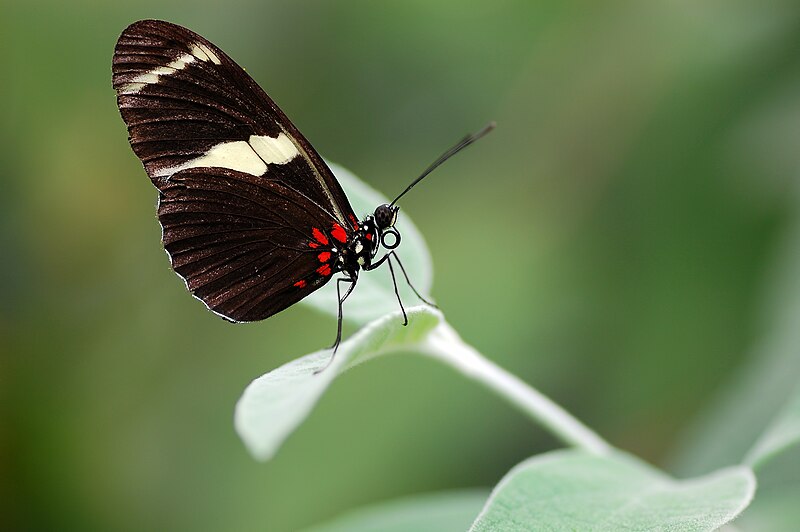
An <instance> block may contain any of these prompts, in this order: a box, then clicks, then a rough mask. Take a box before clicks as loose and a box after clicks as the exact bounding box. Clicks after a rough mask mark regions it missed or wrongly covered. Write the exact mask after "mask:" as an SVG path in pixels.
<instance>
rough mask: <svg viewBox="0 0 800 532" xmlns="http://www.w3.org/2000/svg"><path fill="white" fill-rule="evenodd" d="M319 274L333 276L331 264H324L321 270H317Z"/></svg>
mask: <svg viewBox="0 0 800 532" xmlns="http://www.w3.org/2000/svg"><path fill="white" fill-rule="evenodd" d="M317 273H318V274H320V275H325V276H328V275H330V274H331V265H330V264H323V265H322V266H320V267H319V268H317Z"/></svg>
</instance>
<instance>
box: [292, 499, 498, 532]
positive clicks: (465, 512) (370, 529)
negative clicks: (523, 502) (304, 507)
mask: <svg viewBox="0 0 800 532" xmlns="http://www.w3.org/2000/svg"><path fill="white" fill-rule="evenodd" d="M487 497H489V492H488V491H484V490H465V491H455V492H448V493H432V494H427V495H418V496H414V497H406V498H403V499H399V500H394V501H389V502H383V503H379V504H375V505H372V506H368V507H365V508H359V509H357V510H353V511H351V512H348V513H347V514H345V515H342V516H340V517H337V518H336V519H334V520H332V521H329V522H328V523H325V524H323V525H319V526H315V527H313V528H311V529H308V530H307V531H306V532H374V531H376V530H380V531H381V532H449V531H452V532H463V531H464V530H466V529H467V528H469V525H470V523H472V521H473V520H474V519H475V516H476V515H478V512H480V511H481V508H482V507H483V505H484V503H485V502H486V499H487Z"/></svg>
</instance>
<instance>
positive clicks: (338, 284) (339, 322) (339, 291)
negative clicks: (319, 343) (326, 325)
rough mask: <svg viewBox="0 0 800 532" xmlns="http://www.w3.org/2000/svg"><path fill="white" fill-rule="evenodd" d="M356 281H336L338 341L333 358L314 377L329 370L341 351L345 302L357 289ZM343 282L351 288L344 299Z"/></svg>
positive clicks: (332, 347)
mask: <svg viewBox="0 0 800 532" xmlns="http://www.w3.org/2000/svg"><path fill="white" fill-rule="evenodd" d="M356 281H357V278H356V279H352V278H350V277H341V278H339V279H337V280H336V298H337V299H338V301H339V315H338V318H337V320H336V341H335V342H333V345H332V346H331V347H330V349H333V353H331V358H330V359H329V360H328V363H327V364H325V366H324V367H321V368H319V369H318V370H316V371H315V372H314V375H316V374H318V373H321V372H323V371H325V370H326V369H328V366H330V365H331V362H333V359H334V357H335V356H336V350H337V349H339V344H340V343H341V342H342V305H343V304H344V300H345V299H347V296H349V295H350V294H351V293H352V292H353V289H354V288H355V287H356ZM342 282H346V283H350V286H349V287H348V288H347V291H346V292H345V293H344V297H342Z"/></svg>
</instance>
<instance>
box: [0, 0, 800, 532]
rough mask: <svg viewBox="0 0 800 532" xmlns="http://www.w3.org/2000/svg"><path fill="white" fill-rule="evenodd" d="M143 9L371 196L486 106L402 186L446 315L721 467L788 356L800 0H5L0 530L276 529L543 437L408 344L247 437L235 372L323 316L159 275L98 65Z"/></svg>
mask: <svg viewBox="0 0 800 532" xmlns="http://www.w3.org/2000/svg"><path fill="white" fill-rule="evenodd" d="M141 18H163V19H167V20H170V21H173V22H177V23H180V24H182V25H185V26H187V27H189V28H191V29H193V30H195V31H197V32H198V33H200V34H202V35H204V36H205V37H207V38H208V39H210V40H211V41H213V42H215V43H216V44H217V45H218V46H220V47H221V48H223V49H224V50H226V51H227V52H228V54H229V55H231V56H232V57H233V58H234V59H236V60H237V61H238V62H239V63H240V64H242V65H243V66H245V67H246V68H247V69H248V72H250V73H251V75H253V76H254V77H255V79H256V80H257V81H258V82H259V83H260V84H261V85H262V86H263V87H264V88H265V89H266V90H267V91H268V92H269V93H270V95H271V96H272V97H273V98H274V99H275V100H276V102H278V104H279V105H280V106H281V107H282V108H283V109H284V111H285V112H286V113H287V114H288V115H289V116H290V117H291V118H292V119H293V121H294V122H295V123H296V124H297V125H298V127H299V128H300V129H301V130H302V131H303V132H304V133H305V134H306V136H307V137H308V138H309V139H310V140H311V141H312V142H313V143H314V145H315V146H316V147H317V149H318V150H319V151H320V152H321V153H322V154H323V155H324V156H326V157H328V158H329V159H331V160H334V161H337V162H339V163H341V164H343V165H345V166H346V167H348V168H350V169H351V170H352V171H354V172H355V173H356V174H357V175H359V176H361V177H362V178H363V179H364V180H365V181H367V182H368V183H370V184H371V185H372V186H374V187H376V188H378V189H380V190H382V191H384V192H385V193H386V194H387V195H392V194H394V193H396V192H397V191H399V190H401V189H402V187H403V186H405V184H406V183H407V182H408V181H409V180H410V179H412V178H413V177H415V175H416V174H417V173H418V172H419V171H420V170H421V169H422V168H424V167H425V166H426V165H427V164H428V163H429V162H430V161H431V160H432V159H433V158H434V157H435V156H437V155H438V154H439V153H440V152H441V151H442V150H443V149H444V148H446V147H447V146H449V145H450V144H451V143H452V142H454V141H455V140H457V139H458V138H459V137H460V136H462V135H463V134H465V133H466V132H468V131H472V130H475V129H476V128H478V127H480V126H482V125H483V124H484V123H486V122H487V121H489V120H496V121H497V123H498V128H497V130H496V131H495V132H494V133H492V135H490V136H489V137H487V138H486V139H485V140H483V141H481V142H480V143H479V144H477V145H476V146H474V147H473V148H470V150H469V151H467V152H465V153H464V154H462V155H460V156H459V157H457V158H456V159H454V160H452V161H450V162H448V163H447V165H445V166H444V167H442V168H441V169H440V170H438V171H437V173H436V174H435V175H434V176H432V177H431V178H430V179H428V180H427V181H426V182H425V183H424V185H423V186H421V187H420V188H418V189H415V191H414V192H413V193H412V194H409V195H408V196H407V197H406V198H405V200H404V202H403V205H402V206H403V212H404V214H407V215H409V216H411V217H412V218H413V219H414V221H415V222H416V224H417V225H418V226H419V227H420V228H421V230H422V231H423V233H424V235H425V237H426V239H427V241H428V244H429V245H430V247H431V249H432V254H433V260H434V264H435V279H434V296H435V297H436V299H437V300H438V301H439V302H440V304H441V307H442V308H443V309H444V311H445V313H446V316H447V317H448V320H449V321H450V322H451V324H452V325H453V326H454V327H455V328H456V329H457V330H459V331H460V332H461V334H462V335H463V336H464V338H465V339H466V340H467V341H468V342H470V343H472V344H473V345H474V346H476V347H477V348H478V349H479V350H480V351H481V352H482V353H484V354H485V355H486V356H488V357H489V358H491V359H493V360H494V361H496V362H497V363H498V364H500V365H502V366H503V367H505V368H507V369H509V370H510V371H512V372H514V373H515V374H517V375H519V376H520V377H522V378H523V379H524V380H526V381H527V382H529V383H531V384H532V385H533V386H535V387H537V388H539V389H540V390H542V391H543V392H545V393H546V394H548V395H549V396H550V397H552V398H553V399H555V400H556V401H557V402H559V403H561V404H562V405H564V406H565V407H566V408H568V409H569V410H570V411H571V412H573V413H574V414H575V415H577V416H578V417H579V418H581V419H582V420H584V421H585V422H586V423H587V424H589V425H590V426H591V427H593V428H595V429H596V430H597V431H599V432H600V433H601V434H602V435H603V436H604V437H606V438H607V439H609V440H610V441H611V442H612V443H614V444H615V445H617V446H619V447H621V448H623V449H626V450H629V451H631V452H633V453H635V454H637V455H639V456H641V457H643V458H644V459H646V460H648V461H650V462H652V463H654V464H657V465H659V466H662V467H665V468H667V469H668V470H670V471H673V472H678V473H686V474H689V473H694V472H702V471H703V470H704V469H708V468H711V467H713V466H716V465H718V464H716V463H714V462H715V461H718V462H721V463H722V464H724V463H730V462H731V461H732V460H735V459H736V456H740V454H738V455H737V452H738V450H741V449H739V448H740V447H741V448H746V446H747V443H746V442H740V443H738V444H737V443H735V441H734V440H736V437H737V435H739V434H741V431H742V430H744V431H745V432H746V431H747V430H751V431H757V425H758V423H759V422H760V423H761V424H762V425H763V424H764V423H766V422H767V420H768V418H769V416H770V415H771V413H772V409H773V408H774V407H775V406H776V405H777V404H779V403H780V401H781V400H782V398H783V397H785V392H786V390H787V389H788V387H789V386H790V385H791V384H792V383H793V382H796V380H797V375H798V373H800V369H798V366H800V363H798V362H797V358H798V357H797V355H796V351H797V348H796V347H795V346H796V345H798V344H795V343H792V341H790V339H791V336H788V337H786V336H785V335H787V334H788V335H791V332H792V331H794V329H795V323H800V322H798V318H800V305H798V304H796V303H797V301H800V297H798V296H800V294H798V291H797V286H796V284H792V283H793V282H794V278H795V277H796V275H795V274H794V272H796V271H798V270H795V269H793V267H792V266H791V265H792V264H794V265H797V264H798V261H797V258H798V256H799V255H800V238H798V234H800V231H799V230H798V228H799V227H800V226H798V225H797V215H798V207H799V205H798V196H797V187H796V180H797V176H798V169H800V125H799V124H800V4H798V3H797V2H793V1H788V0H787V1H779V0H770V1H763V0H758V1H757V0H732V1H723V0H712V1H709V2H695V1H689V0H686V1H665V2H636V1H614V2H578V1H569V2H563V1H560V0H558V1H556V0H552V1H550V0H548V1H540V2H529V1H526V0H519V1H511V0H504V1H492V2H489V1H485V2H473V3H464V2H456V1H453V0H446V1H438V2H429V1H403V2H367V1H344V2H335V3H334V2H324V1H321V0H320V1H309V2H255V1H250V2H248V1H240V0H233V1H228V2H224V3H222V2H212V1H206V0H203V1H195V2H185V1H170V2H155V1H145V2H142V1H137V2H131V3H123V2H118V3H112V2H108V3H106V2H91V1H85V0H77V1H74V2H69V3H64V2H57V1H53V0H50V1H48V0H44V1H39V2H34V1H31V2H27V1H25V2H23V1H19V0H16V1H9V0H0V46H1V49H2V53H0V67H2V68H0V72H2V73H1V74H0V80H1V81H0V93H1V94H2V97H0V169H2V170H0V171H1V172H2V175H0V185H2V186H1V187H0V413H2V425H0V504H2V507H1V508H0V521H2V523H0V528H3V529H6V528H7V529H10V530H132V531H133V530H276V531H282V530H296V529H298V528H300V527H303V526H307V525H310V524H313V523H315V522H318V521H321V520H325V519H327V518H330V517H332V516H335V515H337V514H339V513H340V512H342V511H345V510H347V509H350V508H354V507H357V506H360V505H364V504H367V503H370V502H375V501H381V500H384V499H390V498H393V497H397V496H402V495H408V494H414V493H422V492H429V491H436V490H442V489H450V488H462V487H476V486H478V487H480V486H486V487H489V486H492V485H494V484H495V483H496V482H497V481H498V480H499V479H500V478H501V476H502V475H503V474H504V473H505V472H506V471H507V470H508V469H509V468H510V467H511V466H513V465H514V464H515V463H517V462H519V461H520V460H522V459H524V458H526V457H528V456H530V455H532V454H535V453H538V452H542V451H546V450H549V449H552V448H555V447H557V446H558V445H559V444H558V443H557V442H556V441H554V440H553V439H552V438H551V437H549V436H548V435H547V434H546V433H545V432H544V431H542V430H541V429H540V428H538V427H536V426H534V425H532V424H531V423H530V422H529V421H528V420H527V419H526V418H524V417H523V416H522V415H520V414H519V413H517V412H516V411H514V410H513V409H512V408H511V407H509V406H507V405H506V404H505V403H503V402H502V401H501V400H499V399H497V398H496V397H494V396H493V395H491V394H490V393H488V392H486V391H484V390H483V389H480V388H478V387H477V386H476V385H474V384H472V383H470V382H467V381H466V380H464V379H463V378H462V377H461V376H459V375H456V374H454V373H452V372H451V371H449V370H448V369H446V368H443V367H440V366H439V365H437V364H436V363H434V362H432V361H429V360H425V359H422V358H421V357H415V356H411V355H409V356H396V357H391V358H389V359H384V360H380V361H377V362H375V363H371V364H367V365H365V366H363V367H359V368H358V369H357V370H354V371H352V372H350V373H348V374H347V375H346V376H344V377H343V378H341V379H340V380H338V381H337V382H336V384H335V386H334V387H333V388H332V389H331V390H330V392H329V393H328V394H327V395H326V396H325V397H324V399H323V401H322V402H321V404H320V405H319V407H318V408H317V409H316V410H315V412H314V413H313V415H312V416H311V417H310V418H309V420H308V421H307V422H306V423H305V424H304V425H303V426H302V427H301V428H300V429H299V430H298V431H297V432H296V433H295V434H294V435H293V436H292V437H291V438H290V439H289V440H288V442H287V443H286V445H285V446H284V448H283V449H282V450H281V452H280V453H279V454H278V456H277V457H276V458H275V459H274V460H273V461H271V462H269V463H267V464H258V463H256V462H255V461H254V460H252V459H251V458H250V457H249V456H248V455H247V453H246V452H245V449H244V447H243V445H242V444H241V442H240V441H239V440H238V439H237V436H236V435H235V433H234V431H233V426H232V413H233V406H234V404H235V401H236V400H237V398H238V396H239V394H240V393H241V391H242V390H243V388H244V386H245V385H246V384H247V383H248V382H249V381H250V380H251V379H253V378H255V377H257V376H259V375H261V374H262V373H264V372H266V371H268V370H269V369H271V368H274V367H276V366H278V365H280V364H282V363H284V362H287V361H289V360H291V359H293V358H295V357H297V356H299V355H302V354H305V353H307V352H311V351H313V350H316V349H318V348H320V347H321V346H324V345H327V344H328V343H329V342H330V341H331V339H332V336H333V334H334V332H335V323H334V321H333V320H332V319H331V318H330V317H328V316H324V315H322V314H318V313H316V312H314V311H313V310H311V309H310V308H307V307H303V306H298V307H296V308H293V309H291V310H289V311H287V312H284V313H282V314H280V315H278V316H275V317H273V318H271V319H270V320H267V321H266V322H264V323H259V324H255V325H249V326H233V325H230V324H228V323H225V322H223V321H222V320H220V319H218V318H216V317H215V316H213V315H212V314H210V313H209V312H207V311H205V310H204V308H203V306H202V305H201V304H200V303H199V302H197V301H196V300H194V299H193V298H191V297H189V295H188V294H187V293H186V291H185V289H184V287H183V284H182V283H181V282H180V280H179V279H178V278H177V277H176V276H175V275H174V274H173V273H171V272H170V270H169V267H168V262H167V258H166V256H165V255H164V252H163V251H162V249H161V247H160V243H159V235H160V232H159V227H158V224H157V221H156V219H155V216H154V206H155V191H154V190H153V188H152V186H151V184H150V183H149V181H148V179H147V177H146V176H145V174H144V172H143V170H142V168H141V165H140V163H139V161H138V160H137V159H136V158H135V157H134V155H133V153H132V152H131V150H130V148H129V146H128V144H127V141H126V133H125V129H124V125H123V123H122V120H121V119H120V117H119V115H118V112H117V110H116V107H115V97H114V92H113V90H112V89H111V84H110V76H111V73H110V64H111V55H112V51H113V47H114V43H115V40H116V38H117V36H118V35H119V33H120V32H121V31H122V29H123V28H124V27H125V26H126V25H127V24H129V23H131V22H133V21H134V20H138V19H141ZM792 260H795V262H794V263H792ZM792 290H794V292H792ZM787 294H790V295H791V294H794V297H795V298H796V300H793V299H791V297H789V299H788V300H787V299H786V298H787V297H788V296H787ZM787 301H788V302H787ZM793 301H794V303H793ZM793 305H794V306H793ZM776 323H778V324H781V325H780V326H776ZM781 335H784V336H781ZM775 338H780V339H784V340H786V341H785V342H784V343H781V341H779V340H775ZM786 338H789V339H786ZM777 344H780V345H777ZM776 345H777V346H776ZM776 353H777V354H776ZM765 368H766V369H765ZM737 394H739V395H738V396H737ZM725 397H728V398H730V397H738V400H739V401H741V402H742V404H745V405H747V411H748V412H749V414H750V417H749V418H748V419H749V420H750V421H749V422H745V421H741V420H739V422H738V425H739V426H738V427H736V430H733V431H732V432H733V434H732V435H731V434H728V435H724V432H725V430H726V429H725V428H724V427H728V428H730V427H731V425H732V424H731V423H730V422H727V424H726V423H723V422H722V420H723V419H724V418H725V416H726V415H728V416H729V417H730V415H732V414H731V413H730V407H728V408H729V410H728V414H725V407H724V406H714V405H721V404H723V403H724V404H727V405H730V404H732V403H731V400H729V399H720V398H725ZM726 401H727V402H726ZM734 410H735V409H734ZM733 417H736V416H733ZM704 420H705V421H704ZM729 421H730V419H729ZM748 423H749V424H748ZM715 424H716V425H719V426H721V427H723V428H719V427H717V428H716V429H715V428H714V426H715ZM715 430H716V431H717V432H714V431H715ZM692 442H694V443H692ZM731 442H734V443H731ZM710 443H714V444H715V445H718V446H719V447H721V448H716V449H715V448H714V446H713V445H710ZM737 445H738V447H737ZM687 449H689V450H687ZM698 449H701V450H698ZM726 452H727V453H728V455H730V456H734V458H732V460H727V461H726V460H725V459H726ZM704 453H705V454H704ZM704 456H705V457H704Z"/></svg>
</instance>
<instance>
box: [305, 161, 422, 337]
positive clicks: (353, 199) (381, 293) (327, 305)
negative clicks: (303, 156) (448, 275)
mask: <svg viewBox="0 0 800 532" xmlns="http://www.w3.org/2000/svg"><path fill="white" fill-rule="evenodd" d="M329 166H330V167H331V170H333V173H334V174H336V178H337V179H338V180H339V182H340V183H341V185H342V188H344V191H345V193H346V194H347V197H348V199H349V200H350V203H351V204H352V206H353V210H354V211H355V212H356V215H357V216H359V217H360V218H361V219H363V217H364V216H366V215H367V214H372V213H373V212H374V211H375V207H377V206H378V205H380V204H382V203H389V200H387V199H386V198H385V197H384V196H382V195H381V194H380V193H378V192H376V191H375V190H374V189H372V188H370V187H369V186H368V185H366V184H365V183H364V182H362V181H360V180H359V179H358V178H357V177H356V176H354V175H353V174H352V173H351V172H349V171H348V170H346V169H344V168H342V167H341V166H338V165H335V164H330V163H329ZM398 192H399V191H398ZM396 227H397V230H398V231H399V232H400V235H401V237H402V239H403V240H402V243H401V244H400V247H398V248H397V250H396V253H397V255H398V256H399V257H400V260H402V261H403V266H404V267H405V270H406V273H408V277H409V279H411V282H412V283H414V286H415V287H416V288H417V290H419V293H420V294H422V295H427V294H428V293H430V289H431V283H432V280H433V271H432V266H431V256H430V252H429V251H428V247H427V246H426V245H425V240H424V239H423V238H422V234H421V233H420V232H419V230H418V229H417V228H416V227H415V226H414V224H413V223H412V222H411V220H410V219H409V218H408V216H405V215H404V214H403V210H402V209H401V210H400V215H399V216H398V218H397V225H396ZM395 274H396V277H397V288H398V289H399V291H400V297H401V298H402V299H403V301H404V302H405V303H406V304H407V305H408V304H411V305H415V304H418V303H419V299H418V298H417V296H416V295H415V294H414V292H413V291H412V290H411V288H409V286H408V283H406V281H405V279H404V278H403V274H402V272H400V271H399V268H397V267H395ZM303 302H304V303H306V304H309V305H311V306H313V307H314V308H317V309H318V310H321V311H323V312H325V313H327V314H330V315H331V316H337V314H338V303H337V299H336V282H335V281H332V282H329V283H328V284H327V285H325V286H323V287H322V288H320V289H319V290H317V291H316V292H314V293H312V294H311V295H310V296H308V297H307V298H305V299H304V300H303ZM397 308H398V305H397V297H396V296H395V294H394V286H393V284H392V278H391V275H390V272H389V268H388V267H387V266H382V267H381V268H378V269H377V270H374V271H371V272H362V275H361V276H360V277H359V278H358V287H357V288H356V289H355V290H354V291H353V293H352V294H351V295H350V297H349V298H348V299H347V302H346V303H345V312H344V318H345V319H347V320H350V321H352V322H353V323H356V324H359V325H363V324H365V323H368V322H370V321H372V320H374V319H377V318H379V317H381V316H383V315H385V314H388V313H389V312H394V311H396V310H397Z"/></svg>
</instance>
